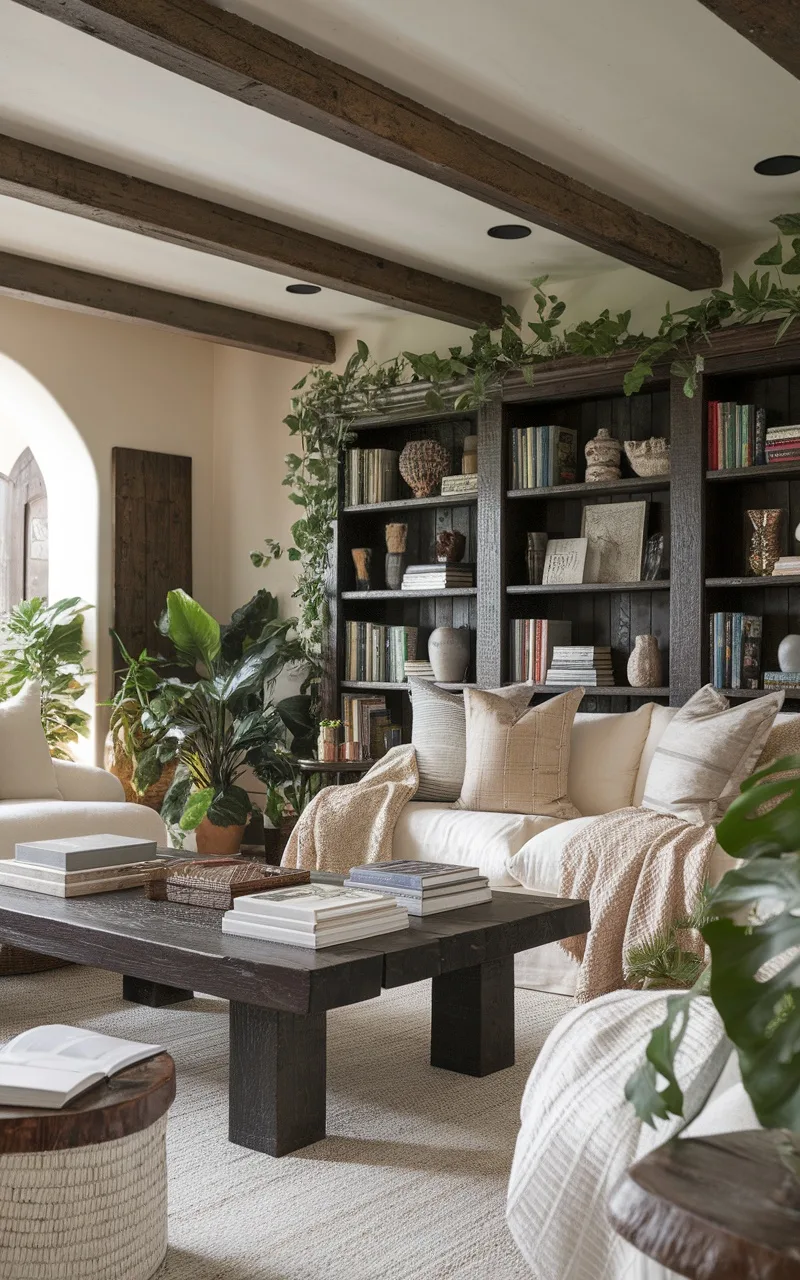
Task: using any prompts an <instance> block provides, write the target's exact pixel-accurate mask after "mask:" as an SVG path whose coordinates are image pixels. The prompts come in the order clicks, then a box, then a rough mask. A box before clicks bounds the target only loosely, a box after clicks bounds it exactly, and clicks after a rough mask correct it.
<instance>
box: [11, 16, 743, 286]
mask: <svg viewBox="0 0 800 1280" xmlns="http://www.w3.org/2000/svg"><path fill="white" fill-rule="evenodd" d="M17 2H18V3H20V4H23V5H24V6H25V7H26V8H28V9H33V10H35V11H36V12H37V13H41V14H45V15H46V16H48V17H51V18H55V19H57V20H58V21H60V22H64V23H66V24H67V25H68V26H71V27H75V28H76V29H77V30H79V31H83V32H85V33H87V34H89V35H92V36H96V37H97V38H98V39H100V40H104V41H106V43H108V44H111V45H114V46H115V47H116V48H118V49H122V50H124V51H125V52H127V53H130V54H133V55H134V56H135V57H139V58H144V59H146V60H148V61H149V62H153V63H155V64H156V65H158V66H160V67H164V68H166V69H167V70H169V71H172V72H175V73H176V74H177V75H182V76H185V77H187V78H188V79H190V80H193V81H195V82H196V83H198V84H202V85H205V86H206V87H207V88H210V89H214V90H216V91H217V92H219V93H224V94H227V95H228V96H229V97H231V98H235V99H236V100H237V101H238V102H243V103H246V104H247V105H248V106H252V107H256V108H258V109H259V110H261V111H266V112H268V113H269V114H271V115H276V116H280V117H281V118H282V119H284V120H290V121H291V122H292V123H294V124H297V125H300V126H302V127H303V128H305V129H310V130H312V131H314V132H316V133H320V134H324V135H325V136H326V137H329V138H333V139H335V140H336V141H337V142H341V143H344V144H345V145H346V146H350V147H355V148H356V149H357V150H359V151H362V152H364V153H366V154H368V155H371V156H374V157H377V158H378V159H381V160H385V161H388V162H389V163H390V164H395V165H399V166H401V167H402V168H405V169H410V170H412V171H413V172H414V173H419V174H422V175H423V176H424V177H426V178H430V179H432V180H433V181H434V182H439V183H442V184H443V185H444V186H448V187H452V188H453V189H454V190H456V191H460V192H463V193H464V194H466V195H469V196H473V197H475V198H476V199H478V200H482V201H484V202H485V203H487V204H489V205H492V206H493V207H494V208H496V209H502V210H504V211H505V212H506V213H510V214H512V215H513V216H514V217H518V218H523V219H524V220H525V221H526V222H532V223H535V224H536V225H538V226H542V227H547V228H548V229H549V230H551V231H557V232H559V233H560V234H562V235H564V236H566V237H568V238H569V239H570V240H575V241H577V242H579V243H580V244H585V245H589V246H590V247H591V248H592V249H597V250H599V251H600V252H602V253H606V254H610V255H611V257H613V258H617V259H619V260H620V261H621V262H626V263H628V264H630V265H632V266H635V267H640V268H642V270H644V271H649V272H651V273H652V274H654V275H657V276H660V277H661V278H662V279H665V280H669V281H671V282H672V283H674V284H679V285H683V286H685V287H686V288H689V289H701V288H712V287H714V286H717V285H719V284H720V283H721V280H722V270H721V265H720V258H719V254H718V252H717V250H716V249H714V248H712V247H711V246H709V245H706V244H703V243H702V242H701V241H699V240H696V239H695V238H694V237H692V236H689V235H687V234H685V233H684V232H682V231H678V230H676V229H675V228H674V227H670V226H668V225H667V224H666V223H664V222H661V221H659V220H658V219H657V218H654V217H651V216H649V215H648V214H645V213H642V212H641V211H639V210H637V209H634V208H632V207H631V206H629V205H626V204H624V203H623V202H622V201H620V200H616V199H614V198H613V197H612V196H608V195H605V194H603V193H602V192H599V191H595V190H594V189H593V188H592V187H590V186H587V185H586V184H585V183H582V182H578V181H577V180H576V179H574V178H570V177H568V176H567V175H566V174H564V173H560V172H559V171H558V170H556V169H553V168H551V167H550V166H549V165H545V164H541V163H539V162H538V161H537V160H534V159H532V158H531V157H530V156H528V155H524V154H523V153H521V152H519V151H516V150H515V149H514V148H512V147H509V146H505V145H504V144H503V143H500V142H497V141H496V140H494V139H492V138H489V137H486V136H485V135H483V134H480V133H477V132H476V131H475V130H474V129H469V128H467V127H466V126H464V125H461V124H458V123H456V122H455V121H453V120H450V119H448V118H447V117H446V116H443V115H441V114H439V113H438V112H436V111H432V110H430V109H429V108H428V107H425V106H423V105H422V104H421V103H418V102H414V101H413V100H412V99H410V98H407V97H405V96H403V95H402V94H399V93H396V92H395V91H394V90H392V89H389V88H387V87H386V86H385V85H381V84H378V83H377V82H376V81H374V80H370V79H368V78H367V77H366V76H362V75H358V74H357V73H356V72H355V71H351V70H350V69H349V68H347V67H344V66H341V65H339V64H338V63H336V62H332V61H330V59H328V58H323V57H320V56H319V55H318V54H316V53H313V52H312V51H311V50H309V49H304V48H302V46H300V45H298V44H294V43H293V42H292V41H290V40H285V39H283V38H282V37H281V36H277V35H274V34H273V33H272V32H270V31H267V30H266V29H265V28H264V27H261V26H256V25H255V24H253V23H251V22H248V21H247V20H246V19H244V18H241V17H239V16H238V15H237V14H234V13H228V12H227V11H226V10H224V9H218V8H216V7H215V6H214V5H211V4H207V3H206V2H205V0H17Z"/></svg>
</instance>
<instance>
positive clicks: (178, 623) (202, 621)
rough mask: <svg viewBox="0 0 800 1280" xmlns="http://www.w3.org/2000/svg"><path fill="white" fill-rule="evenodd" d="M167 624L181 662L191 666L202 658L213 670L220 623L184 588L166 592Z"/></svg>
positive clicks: (218, 641) (216, 654) (204, 663)
mask: <svg viewBox="0 0 800 1280" xmlns="http://www.w3.org/2000/svg"><path fill="white" fill-rule="evenodd" d="M167 627H168V635H169V638H170V640H171V641H172V643H173V644H174V646H175V650H176V652H177V655H178V657H179V659H180V660H181V661H182V662H187V663H189V664H190V665H191V666H195V665H196V664H197V663H198V662H202V663H203V665H204V666H205V667H206V668H207V669H208V670H209V671H211V670H212V668H213V666H214V663H215V661H216V659H217V657H218V656H219V651H220V627H219V623H218V622H217V620H216V619H215V618H212V617H211V614H210V613H206V611H205V609H204V608H203V607H202V605H199V604H198V603H197V601H196V600H193V599H192V597H191V596H190V595H187V593H186V592H185V591H180V590H178V591H170V592H169V593H168V595H167Z"/></svg>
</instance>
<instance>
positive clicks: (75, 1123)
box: [0, 1053, 175, 1280]
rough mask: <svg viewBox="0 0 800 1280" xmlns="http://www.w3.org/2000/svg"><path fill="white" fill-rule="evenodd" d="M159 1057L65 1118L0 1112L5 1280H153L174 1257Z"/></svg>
mask: <svg viewBox="0 0 800 1280" xmlns="http://www.w3.org/2000/svg"><path fill="white" fill-rule="evenodd" d="M174 1097H175V1065H174V1063H173V1061H172V1058H171V1057H170V1056H169V1054H168V1053H160V1054H158V1055H157V1056H156V1057H153V1058H148V1059H147V1060H146V1061H145V1062H137V1063H136V1064H135V1065H134V1066H132V1067H127V1068H126V1069H125V1070H124V1071H120V1072H118V1073H117V1074H116V1075H115V1076H112V1077H111V1078H110V1079H109V1080H104V1081H102V1082H101V1083H100V1084H97V1085H95V1086H94V1087H93V1088H91V1089H88V1090H87V1091H86V1092H85V1093H82V1094H80V1096H79V1097H77V1098H75V1099H74V1100H73V1101H72V1102H71V1103H68V1104H67V1106H66V1107H63V1108H62V1109H61V1110H58V1111H52V1110H44V1109H42V1108H29V1107H25V1108H22V1107H0V1223H2V1226H1V1227H0V1280H22V1278H24V1280H28V1277H31V1278H32V1277H36V1280H65V1277H67V1276H69V1277H74V1278H75V1280H78V1277H80V1276H91V1277H92V1280H112V1277H114V1278H115V1280H116V1278H118V1277H120V1276H125V1280H149V1277H150V1276H152V1275H153V1274H154V1273H155V1272H156V1271H157V1270H158V1268H159V1267H160V1266H161V1263H162V1262H163V1261H164V1256H165V1254H166V1252H167V1153H166V1141H165V1137H166V1127H167V1111H168V1110H169V1107H170V1105H171V1103H172V1100H173V1098H174Z"/></svg>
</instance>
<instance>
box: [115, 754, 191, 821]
mask: <svg viewBox="0 0 800 1280" xmlns="http://www.w3.org/2000/svg"><path fill="white" fill-rule="evenodd" d="M105 766H106V769H107V770H108V772H109V773H113V775H114V777H115V778H119V780H120V782H121V783H122V786H123V790H124V791H125V799H126V800H127V802H128V804H143V805H145V807H146V808H148V809H155V810H156V812H157V813H160V812H161V806H162V804H163V803H164V796H165V795H166V794H167V791H168V790H169V787H170V786H171V784H172V779H173V778H174V777H175V770H176V769H177V767H178V762H177V760H171V761H170V762H169V763H168V764H165V765H164V768H163V769H162V770H161V777H160V778H159V780H158V782H156V783H154V784H153V786H152V787H148V788H147V790H146V791H145V793H144V795H143V796H140V795H139V794H138V792H136V791H134V789H133V785H132V778H133V761H132V760H131V758H130V756H129V755H127V754H126V753H125V750H124V748H123V746H122V743H121V741H120V740H119V738H117V739H116V740H115V741H114V742H113V743H112V742H109V741H108V740H106V751H105Z"/></svg>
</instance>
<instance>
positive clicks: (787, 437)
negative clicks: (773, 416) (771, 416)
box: [766, 426, 800, 462]
mask: <svg viewBox="0 0 800 1280" xmlns="http://www.w3.org/2000/svg"><path fill="white" fill-rule="evenodd" d="M766 461H767V462H800V426H790V427H770V428H769V430H768V431H767V456H766Z"/></svg>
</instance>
